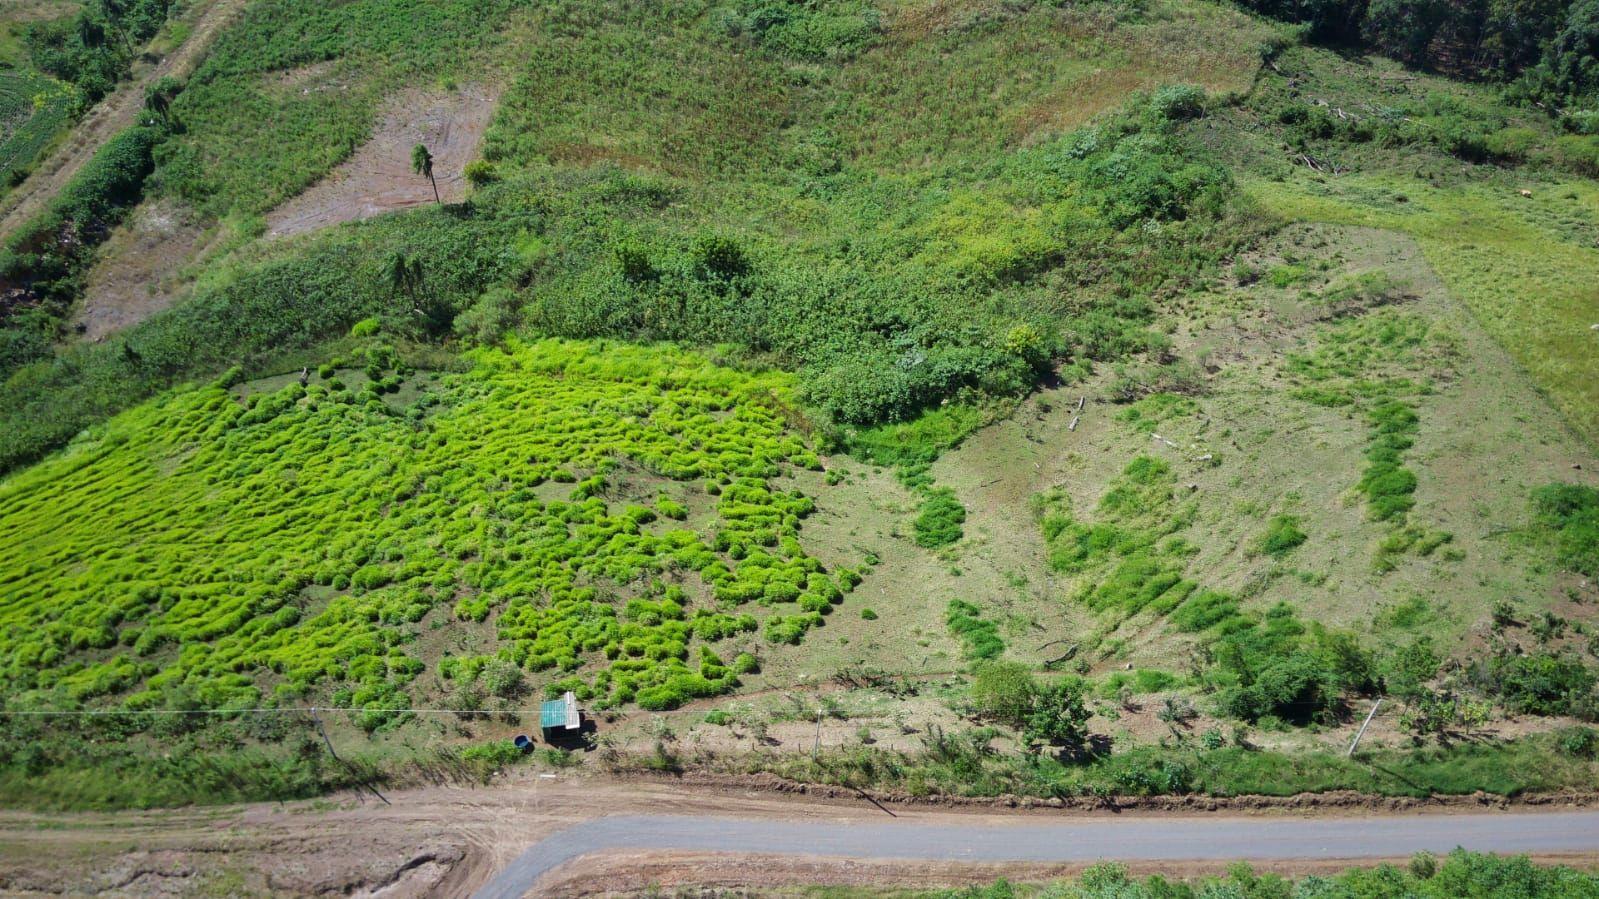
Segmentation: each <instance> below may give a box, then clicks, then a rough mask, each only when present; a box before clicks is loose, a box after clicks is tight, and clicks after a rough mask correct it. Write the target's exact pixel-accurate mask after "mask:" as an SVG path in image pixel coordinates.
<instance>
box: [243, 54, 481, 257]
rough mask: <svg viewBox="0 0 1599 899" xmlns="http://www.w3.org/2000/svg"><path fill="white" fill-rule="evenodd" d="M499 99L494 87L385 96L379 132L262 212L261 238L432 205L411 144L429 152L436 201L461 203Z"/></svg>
mask: <svg viewBox="0 0 1599 899" xmlns="http://www.w3.org/2000/svg"><path fill="white" fill-rule="evenodd" d="M313 77H314V76H313ZM497 99H498V95H497V93H496V92H495V91H494V90H492V89H490V88H487V87H483V86H481V85H467V86H464V87H461V88H460V89H458V90H454V91H450V92H448V93H442V94H441V93H421V92H415V91H408V92H406V93H404V94H401V95H399V96H396V97H392V98H390V100H389V102H388V105H387V108H386V109H385V111H384V113H383V117H382V120H381V121H380V122H379V124H378V127H377V130H376V131H375V132H374V133H373V135H372V138H371V139H370V140H368V141H367V142H366V143H365V144H363V145H361V147H360V148H359V149H357V150H356V151H355V155H353V156H352V157H350V159H349V160H348V161H347V162H345V163H344V164H343V165H341V166H339V167H338V168H337V169H335V170H334V171H333V172H332V173H331V174H329V175H328V176H327V177H326V178H323V179H322V180H321V181H319V182H317V183H316V184H315V185H313V186H312V187H311V188H310V189H309V190H307V191H306V192H305V193H302V194H300V195H299V196H297V197H295V198H294V199H292V200H290V201H289V202H287V203H285V204H283V205H282V206H280V207H278V208H277V209H275V210H273V211H272V212H271V213H269V214H268V215H267V235H268V236H269V237H285V236H289V235H293V234H304V233H306V232H308V231H315V230H317V229H319V228H326V227H327V226H329V225H336V224H339V223H340V222H351V221H359V220H361V219H367V218H371V217H373V216H375V215H382V214H383V213H385V212H393V211H395V210H398V209H410V208H412V207H415V206H423V205H426V204H428V203H432V202H434V195H433V186H432V185H431V184H429V183H428V179H426V178H424V177H422V176H421V175H418V174H416V173H415V172H414V171H412V170H411V148H412V147H415V146H416V145H417V144H422V145H423V146H426V147H427V148H428V151H429V152H431V153H432V154H433V173H434V178H435V179H436V180H437V181H438V196H439V199H441V200H443V201H444V202H446V203H454V202H458V201H460V200H462V199H464V198H465V197H466V190H467V183H466V177H465V175H464V174H463V171H464V170H465V168H466V164H467V163H469V162H471V161H472V159H473V158H474V157H475V156H476V155H477V148H478V144H479V143H480V142H481V141H482V139H483V132H484V130H485V129H486V128H488V124H489V119H490V118H491V117H492V116H493V115H494V104H495V102H496V100H497Z"/></svg>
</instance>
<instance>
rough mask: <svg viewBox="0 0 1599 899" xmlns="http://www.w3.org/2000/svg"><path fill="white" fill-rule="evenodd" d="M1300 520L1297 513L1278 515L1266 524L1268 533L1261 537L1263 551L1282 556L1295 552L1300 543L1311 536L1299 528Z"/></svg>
mask: <svg viewBox="0 0 1599 899" xmlns="http://www.w3.org/2000/svg"><path fill="white" fill-rule="evenodd" d="M1299 525H1300V521H1299V517H1298V516H1297V515H1278V516H1277V517H1275V518H1273V519H1272V520H1271V521H1270V522H1269V523H1268V524H1267V525H1266V533H1265V534H1264V535H1262V536H1261V538H1260V549H1261V552H1264V553H1265V554H1267V555H1269V556H1275V557H1277V558H1282V557H1283V556H1286V555H1288V554H1289V553H1290V552H1293V551H1294V550H1295V549H1297V548H1298V547H1299V545H1300V544H1302V543H1304V542H1305V541H1306V540H1308V539H1310V536H1309V535H1308V534H1306V533H1305V532H1304V531H1302V530H1300V529H1299Z"/></svg>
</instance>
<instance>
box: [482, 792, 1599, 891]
mask: <svg viewBox="0 0 1599 899" xmlns="http://www.w3.org/2000/svg"><path fill="white" fill-rule="evenodd" d="M1457 846H1459V847H1464V848H1466V849H1474V850H1479V851H1484V852H1507V853H1528V854H1532V853H1540V854H1542V853H1577V852H1594V851H1599V812H1569V813H1557V814H1505V813H1500V814H1473V815H1427V816H1407V817H1402V818H1377V817H1367V818H1357V819H1348V818H1315V819H1300V820H1286V821H1285V820H1262V819H1238V818H1215V817H1199V818H1194V817H1189V818H1138V819H1132V820H1123V821H1106V820H1103V819H1097V820H1091V821H1082V820H1078V821H1061V822H1050V823H1039V822H1036V821H1031V822H1007V823H999V822H994V821H989V820H974V821H972V822H970V823H939V824H926V823H871V824H867V823H859V822H854V823H844V822H827V823H800V822H788V821H763V820H749V819H739V818H725V817H714V818H697V817H695V818H691V817H660V816H652V817H635V816H627V817H615V818H602V819H599V820H597V821H591V822H589V823H587V824H582V825H579V826H577V827H573V828H571V829H570V830H565V831H561V832H560V833H557V834H555V835H553V836H550V837H548V838H546V839H544V840H542V841H540V842H539V843H537V844H536V845H534V846H533V847H532V848H530V849H528V850H527V851H526V852H524V853H523V854H522V855H521V856H519V857H518V858H517V859H516V861H514V862H512V863H511V864H510V865H509V866H507V867H506V868H505V869H504V870H503V871H501V872H500V873H499V874H498V875H496V876H495V878H494V879H493V880H492V881H490V882H489V883H488V884H487V885H485V886H484V887H483V888H482V889H480V890H479V891H478V892H477V893H476V894H475V895H476V896H477V897H478V899H511V897H519V896H525V895H528V894H530V893H532V892H533V891H534V888H535V885H536V884H537V883H538V882H539V880H540V878H542V877H543V876H544V875H545V874H547V873H549V872H550V871H552V870H553V869H555V868H557V867H559V866H561V865H562V864H565V863H566V862H568V861H571V860H573V859H575V858H578V857H580V856H584V855H588V854H591V853H596V852H604V851H607V850H613V849H628V850H633V851H637V850H640V849H657V850H662V849H664V850H694V851H700V852H733V853H758V854H765V853H802V854H806V855H822V856H830V857H836V858H848V859H918V860H923V859H925V860H931V861H964V862H1091V861H1095V860H1098V859H1117V860H1142V861H1152V860H1167V859H1169V860H1172V861H1189V860H1201V859H1202V860H1211V859H1261V860H1272V859H1320V858H1335V859H1362V858H1392V857H1394V856H1396V855H1410V854H1414V853H1416V852H1421V851H1423V850H1428V851H1432V852H1437V853H1444V852H1448V851H1449V850H1451V849H1454V848H1455V847H1457Z"/></svg>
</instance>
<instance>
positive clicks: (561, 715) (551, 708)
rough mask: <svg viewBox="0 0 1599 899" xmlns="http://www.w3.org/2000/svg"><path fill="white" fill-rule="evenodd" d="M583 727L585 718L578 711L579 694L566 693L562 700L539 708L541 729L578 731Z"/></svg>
mask: <svg viewBox="0 0 1599 899" xmlns="http://www.w3.org/2000/svg"><path fill="white" fill-rule="evenodd" d="M582 726H583V718H582V715H581V714H580V713H579V712H578V710H577V694H575V693H573V692H572V691H571V690H568V691H566V695H564V696H562V697H561V698H560V699H552V700H550V701H549V702H546V703H544V704H543V705H541V706H539V727H541V728H543V729H544V730H551V729H554V728H565V729H566V730H577V729H578V728H580V727H582Z"/></svg>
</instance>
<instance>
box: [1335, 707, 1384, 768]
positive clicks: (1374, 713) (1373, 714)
mask: <svg viewBox="0 0 1599 899" xmlns="http://www.w3.org/2000/svg"><path fill="white" fill-rule="evenodd" d="M1380 705H1382V700H1381V699H1379V700H1377V701H1376V702H1374V703H1372V704H1371V711H1370V712H1367V713H1366V720H1365V722H1364V723H1363V724H1361V725H1360V730H1358V731H1356V732H1355V738H1354V739H1353V740H1351V741H1349V752H1348V754H1347V755H1345V756H1344V757H1345V758H1351V759H1352V758H1354V757H1355V747H1356V746H1359V745H1360V738H1361V737H1364V736H1365V735H1366V728H1368V727H1370V726H1371V719H1373V718H1375V717H1377V707H1378V706H1380Z"/></svg>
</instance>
